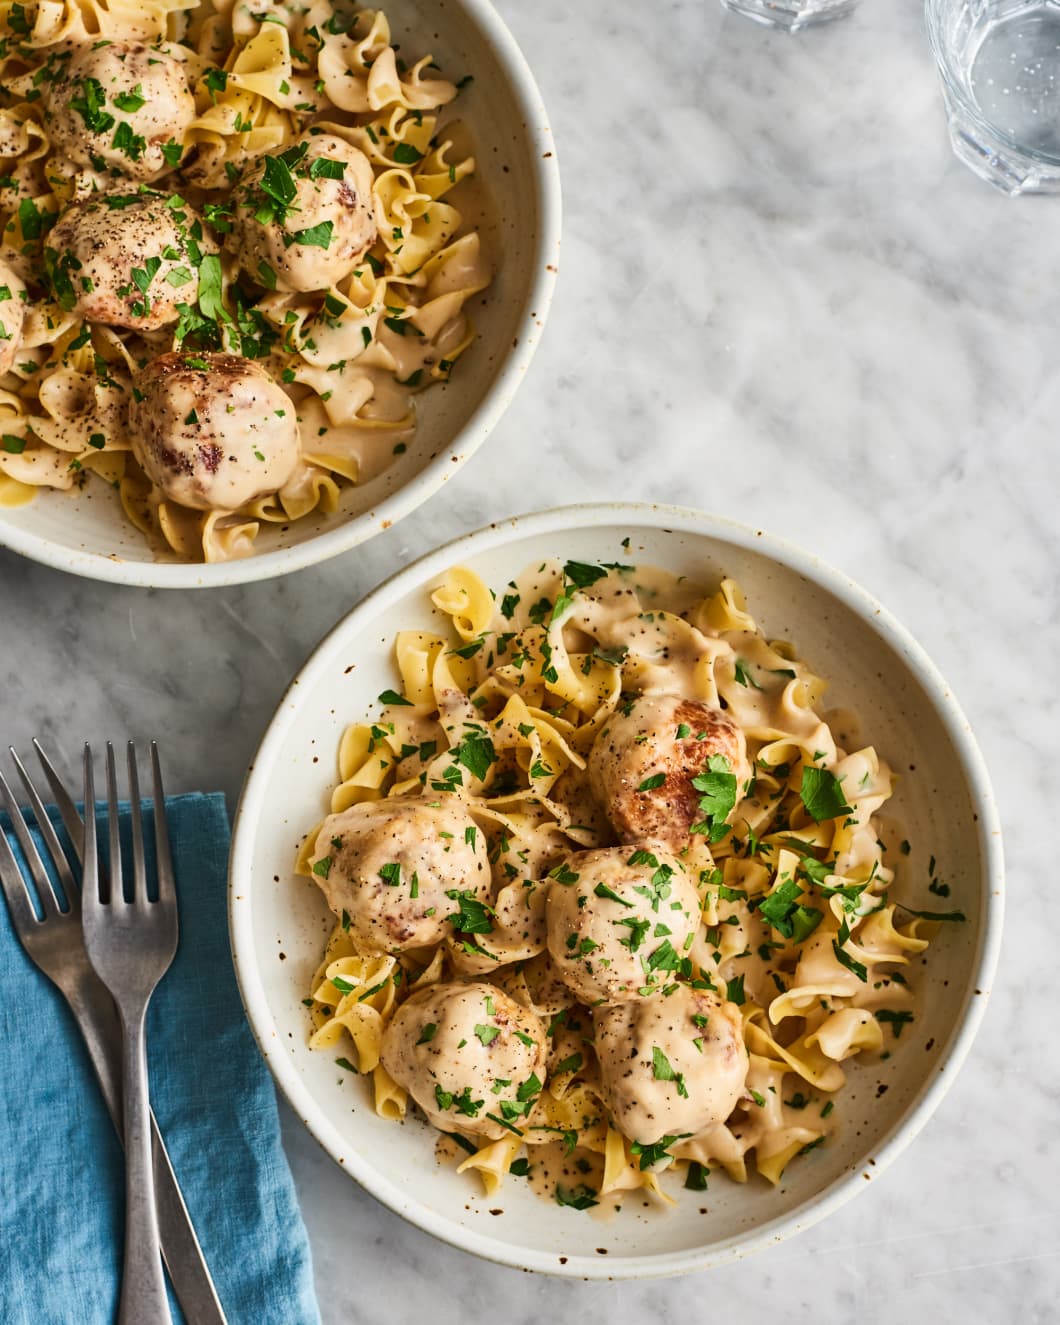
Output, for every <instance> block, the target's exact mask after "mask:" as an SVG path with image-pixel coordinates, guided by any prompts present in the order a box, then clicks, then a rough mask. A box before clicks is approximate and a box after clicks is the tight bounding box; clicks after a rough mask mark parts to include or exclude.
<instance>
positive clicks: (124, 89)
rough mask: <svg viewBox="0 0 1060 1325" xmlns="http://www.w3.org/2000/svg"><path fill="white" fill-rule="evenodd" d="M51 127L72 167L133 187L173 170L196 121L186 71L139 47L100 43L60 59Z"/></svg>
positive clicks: (49, 86)
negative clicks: (110, 175)
mask: <svg viewBox="0 0 1060 1325" xmlns="http://www.w3.org/2000/svg"><path fill="white" fill-rule="evenodd" d="M57 68H58V69H59V70H60V71H61V72H60V74H59V76H58V77H57V78H56V79H55V81H54V82H51V83H48V82H46V83H45V89H46V95H47V103H46V104H47V109H46V110H45V116H44V119H45V124H46V126H47V128H48V132H49V133H50V134H51V138H52V142H54V144H55V145H56V147H58V148H59V150H60V151H61V152H62V153H64V155H66V156H68V157H69V158H70V160H71V161H75V162H77V164H78V165H81V166H92V167H93V168H94V169H96V170H104V169H106V170H110V171H112V172H120V173H121V174H123V175H128V176H130V177H131V178H132V179H137V180H152V179H157V178H158V177H159V176H160V175H164V174H165V173H166V171H168V170H172V169H174V167H176V166H177V165H178V163H179V162H180V157H181V153H182V152H183V150H184V134H185V132H186V130H187V128H188V125H189V124H191V122H192V120H193V119H194V118H195V99H194V97H193V96H192V95H191V92H190V91H189V90H188V81H187V79H186V77H185V75H184V66H183V64H182V63H181V62H180V61H179V60H177V59H175V58H174V57H173V56H172V55H168V54H167V53H166V52H165V51H163V50H159V49H152V48H150V47H147V46H144V45H143V44H142V43H140V42H135V41H100V42H93V43H92V44H91V45H87V44H86V45H84V46H79V47H76V48H75V49H74V51H73V52H72V53H69V52H66V53H61V54H60V55H59V56H58V57H57Z"/></svg>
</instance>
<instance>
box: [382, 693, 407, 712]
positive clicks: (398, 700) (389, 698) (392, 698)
mask: <svg viewBox="0 0 1060 1325" xmlns="http://www.w3.org/2000/svg"><path fill="white" fill-rule="evenodd" d="M379 703H380V704H402V705H404V706H405V707H406V708H411V707H412V700H411V699H405V697H404V696H403V695H399V694H398V693H397V692H396V691H394V690H384V691H383V693H382V694H381V695H380V696H379Z"/></svg>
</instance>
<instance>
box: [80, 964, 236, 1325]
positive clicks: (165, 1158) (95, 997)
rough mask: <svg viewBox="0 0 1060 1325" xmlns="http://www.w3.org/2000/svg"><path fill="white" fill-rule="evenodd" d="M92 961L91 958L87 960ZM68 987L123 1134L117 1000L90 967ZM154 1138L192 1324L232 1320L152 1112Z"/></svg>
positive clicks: (166, 1231) (178, 1285) (174, 1272)
mask: <svg viewBox="0 0 1060 1325" xmlns="http://www.w3.org/2000/svg"><path fill="white" fill-rule="evenodd" d="M86 965H87V963H86ZM59 988H60V989H61V990H62V992H63V994H64V996H65V998H66V1000H67V1002H68V1003H69V1004H70V1010H71V1011H72V1012H73V1014H74V1018H75V1020H76V1022H77V1024H78V1027H79V1028H80V1030H81V1034H82V1036H83V1037H84V1041H85V1048H86V1049H87V1050H88V1056H89V1059H90V1060H91V1063H92V1067H93V1070H94V1071H95V1074H96V1080H97V1081H98V1082H99V1088H100V1092H101V1094H102V1095H103V1100H104V1103H105V1104H106V1106H107V1111H108V1112H109V1114H110V1116H111V1119H112V1121H113V1123H114V1127H115V1129H116V1131H117V1132H118V1135H119V1136H121V1134H122V1107H121V1052H122V1041H121V1026H120V1024H119V1022H118V1014H117V1011H116V1010H115V1007H114V1000H113V999H112V998H111V996H110V993H109V992H108V990H107V989H106V988H105V986H104V985H103V982H102V981H101V980H100V979H99V977H98V976H97V975H96V974H95V972H94V971H91V970H85V971H84V972H83V973H81V974H80V977H79V978H78V979H76V980H73V981H63V982H62V983H61V984H60V985H59ZM151 1134H152V1141H153V1143H154V1166H155V1197H156V1200H157V1202H158V1222H159V1225H160V1228H161V1232H162V1253H163V1255H164V1256H165V1258H166V1265H167V1266H168V1268H169V1277H170V1279H171V1280H172V1281H173V1288H174V1291H175V1292H176V1295H177V1300H178V1301H179V1302H180V1305H181V1307H182V1309H183V1311H184V1318H185V1320H187V1321H188V1322H189V1325H226V1318H225V1313H224V1310H223V1308H222V1306H221V1303H220V1301H219V1300H218V1297H217V1290H216V1288H215V1287H214V1284H213V1280H212V1279H211V1277H210V1271H209V1268H208V1267H207V1264H206V1260H205V1258H204V1256H203V1254H202V1248H201V1247H200V1246H199V1240H198V1238H197V1237H196V1236H195V1228H194V1226H193V1225H192V1222H191V1216H190V1215H189V1214H188V1207H187V1206H186V1205H185V1204H184V1197H183V1195H182V1194H181V1190H180V1186H179V1184H178V1183H177V1177H176V1174H175V1173H174V1172H173V1165H172V1164H171V1163H170V1160H169V1154H168V1152H167V1151H166V1146H165V1142H164V1141H163V1140H162V1133H161V1132H160V1131H159V1130H158V1124H157V1123H156V1122H155V1119H154V1116H153V1115H152V1118H151Z"/></svg>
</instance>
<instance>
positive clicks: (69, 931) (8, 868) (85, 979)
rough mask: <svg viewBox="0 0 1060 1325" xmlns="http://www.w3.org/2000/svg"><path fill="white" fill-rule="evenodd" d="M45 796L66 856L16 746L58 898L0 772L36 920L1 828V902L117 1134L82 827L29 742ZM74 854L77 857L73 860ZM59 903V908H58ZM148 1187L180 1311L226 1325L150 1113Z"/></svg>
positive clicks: (113, 1025) (115, 1071)
mask: <svg viewBox="0 0 1060 1325" xmlns="http://www.w3.org/2000/svg"><path fill="white" fill-rule="evenodd" d="M33 746H34V749H35V750H36V752H37V758H38V759H39V760H40V763H41V767H42V768H43V770H44V774H45V777H46V778H47V779H48V785H49V787H50V788H51V794H52V797H53V799H54V801H55V804H56V806H57V808H58V810H59V814H60V817H61V818H62V821H63V825H64V827H65V828H66V832H67V834H68V836H69V838H70V845H71V849H72V853H73V855H72V856H71V857H70V859H69V860H68V858H67V856H66V854H65V853H64V851H63V849H62V846H61V845H60V842H59V839H58V836H57V834H56V832H55V829H54V828H53V827H52V822H51V819H50V818H49V816H48V815H47V813H46V812H45V809H44V804H43V800H42V797H41V795H40V793H39V792H38V790H37V788H36V786H35V785H34V783H33V781H32V779H31V778H30V776H29V773H28V772H27V771H26V768H25V766H24V764H23V763H22V760H21V759H20V758H19V757H18V754H17V753H16V752H15V750H13V749H12V750H11V757H12V759H13V760H14V763H15V767H16V768H17V769H18V773H19V777H20V778H21V780H22V785H23V786H24V787H25V789H26V795H27V797H28V799H29V804H30V809H31V811H32V813H33V817H34V819H35V820H36V822H37V826H38V829H39V831H40V834H41V837H42V839H43V841H44V847H45V851H46V852H47V854H48V855H49V856H50V857H51V860H52V863H53V866H54V868H55V872H56V875H57V877H58V879H59V882H60V884H61V886H62V892H63V893H64V894H65V897H64V898H63V899H62V900H60V898H59V897H58V896H57V895H56V894H55V892H54V891H53V890H52V887H51V884H50V883H49V880H48V875H47V873H46V871H45V867H44V863H43V861H42V860H41V857H40V854H39V853H38V851H37V848H36V846H35V844H34V841H33V839H32V838H31V837H30V835H29V830H28V827H27V824H26V822H25V820H24V819H23V816H22V814H21V812H20V811H19V808H18V802H17V801H16V799H15V797H14V796H13V795H12V792H11V788H10V787H9V786H8V783H7V780H6V778H5V777H4V776H3V773H2V772H0V805H2V806H3V808H4V809H5V810H6V811H7V813H8V816H9V818H10V820H11V826H12V831H13V832H14V834H15V837H16V838H17V840H18V843H19V846H20V847H21V849H22V855H23V858H24V859H25V861H26V866H27V868H28V870H29V872H30V875H31V876H32V878H33V881H34V884H35V885H36V892H37V896H38V898H39V901H40V908H41V911H42V913H43V914H42V917H41V918H40V919H38V917H37V914H36V912H35V910H34V907H33V903H32V902H31V900H30V897H29V894H28V893H27V891H26V884H25V881H24V880H23V878H22V875H21V873H20V871H19V867H18V865H17V863H16V861H15V857H14V855H13V854H12V852H11V848H10V846H9V845H8V840H7V837H6V836H5V834H4V833H2V832H0V888H2V890H3V893H4V897H5V899H6V901H7V906H8V911H9V913H10V915H11V923H12V925H13V927H14V929H15V932H16V934H17V935H18V937H19V940H20V941H21V943H22V946H23V948H24V949H25V950H26V953H27V955H28V956H29V958H30V960H31V961H32V962H33V963H34V964H35V965H36V966H37V967H39V969H40V970H41V971H43V972H44V974H45V975H46V976H47V977H48V978H49V979H50V980H51V981H52V982H53V983H54V984H55V985H56V986H57V987H58V988H59V990H60V992H61V993H62V994H63V996H64V998H65V999H66V1001H67V1003H68V1004H69V1006H70V1010H71V1011H72V1012H73V1014H74V1017H75V1019H76V1021H77V1024H78V1026H79V1027H80V1030H81V1034H82V1035H83V1036H84V1041H85V1048H86V1049H87V1050H88V1056H89V1059H90V1061H91V1063H92V1068H93V1070H94V1071H95V1074H96V1078H97V1080H98V1081H99V1088H100V1091H101V1093H102V1095H103V1099H104V1102H105V1103H106V1105H107V1109H108V1111H109V1113H110V1116H111V1118H112V1120H113V1122H114V1126H115V1127H116V1129H117V1131H118V1133H119V1135H120V1134H121V1131H122V1122H121V1028H120V1026H119V1023H118V1016H117V1013H116V1012H115V1010H114V1002H113V1000H112V999H111V996H110V994H109V993H108V992H107V989H106V987H105V986H104V984H103V982H102V981H101V980H100V978H99V976H97V975H96V973H95V971H94V970H93V969H92V967H91V966H90V965H89V961H88V955H87V953H86V952H85V946H84V940H83V939H82V936H81V894H80V892H79V890H78V889H77V888H76V887H75V886H74V882H73V877H72V867H76V865H77V864H78V863H79V862H80V859H81V855H82V837H83V834H84V825H83V824H82V822H81V818H80V816H79V814H78V813H77V807H76V806H75V805H74V802H73V799H72V797H71V796H70V793H69V792H68V791H67V789H66V787H65V786H64V785H63V783H62V780H61V779H60V777H59V775H58V773H57V772H56V771H55V768H54V767H53V766H52V763H51V760H50V759H49V758H48V756H47V755H46V754H45V752H44V750H43V749H42V748H41V745H40V742H39V741H34V742H33ZM75 858H76V859H75ZM64 903H65V909H64ZM152 1140H153V1143H154V1169H155V1186H156V1193H157V1199H158V1215H159V1222H160V1224H161V1227H162V1239H163V1241H162V1250H163V1252H164V1254H165V1257H166V1265H167V1266H168V1267H169V1274H170V1278H171V1279H172V1281H173V1287H174V1290H175V1291H176V1294H177V1298H178V1300H179V1301H180V1305H181V1306H182V1307H183V1309H184V1315H185V1317H186V1318H187V1320H188V1321H189V1322H193V1325H226V1318H225V1313H224V1310H223V1309H222V1307H221V1303H220V1301H219V1300H218V1297H217V1290H216V1289H215V1287H214V1284H213V1280H212V1278H211V1276H210V1271H209V1267H208V1266H207V1264H206V1260H205V1257H204V1256H203V1254H202V1248H201V1247H200V1246H199V1241H198V1238H197V1237H196V1236H195V1229H194V1227H193V1225H192V1222H191V1216H190V1215H189V1214H188V1208H187V1206H186V1205H185V1204H184V1198H183V1196H182V1195H181V1191H180V1187H179V1186H178V1184H177V1179H176V1175H175V1174H174V1172H173V1167H172V1165H171V1164H170V1162H169V1155H168V1154H167V1153H166V1147H165V1144H164V1142H163V1140H162V1136H161V1134H160V1132H159V1130H158V1126H157V1124H155V1122H154V1120H153V1119H152Z"/></svg>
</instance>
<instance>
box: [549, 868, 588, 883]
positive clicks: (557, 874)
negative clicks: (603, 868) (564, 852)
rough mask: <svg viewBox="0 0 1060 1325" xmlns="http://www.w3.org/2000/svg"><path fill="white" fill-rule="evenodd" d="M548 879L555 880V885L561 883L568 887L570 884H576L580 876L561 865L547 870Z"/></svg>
mask: <svg viewBox="0 0 1060 1325" xmlns="http://www.w3.org/2000/svg"><path fill="white" fill-rule="evenodd" d="M548 877H549V878H550V879H555V880H556V882H557V883H563V884H568V885H569V884H572V883H577V882H578V880H579V879H580V878H581V875H580V874H575V873H574V871H573V870H572V869H568V868H567V866H566V864H563V865H557V866H556V867H555V868H554V869H551V870H549V872H548Z"/></svg>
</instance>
